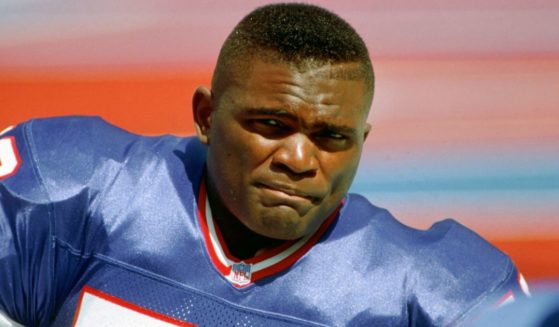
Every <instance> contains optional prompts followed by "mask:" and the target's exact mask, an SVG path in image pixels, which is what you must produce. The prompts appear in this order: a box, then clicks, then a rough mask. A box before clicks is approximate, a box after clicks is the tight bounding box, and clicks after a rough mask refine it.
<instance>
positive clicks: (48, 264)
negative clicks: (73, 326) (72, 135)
mask: <svg viewBox="0 0 559 327" xmlns="http://www.w3.org/2000/svg"><path fill="white" fill-rule="evenodd" d="M27 127H28V126H27V125H26V124H22V125H20V126H17V127H15V128H13V129H11V130H10V131H8V132H5V133H4V134H2V135H0V311H3V312H4V313H5V314H6V315H7V316H8V317H9V318H10V319H12V320H14V321H17V322H19V323H22V324H24V325H37V324H38V322H39V321H41V320H42V316H43V315H44V314H45V313H47V312H49V310H50V308H49V305H50V299H49V297H50V296H51V291H52V290H51V285H52V284H51V279H52V274H51V271H52V252H51V251H52V248H51V246H50V244H49V243H50V235H51V229H52V226H51V223H52V207H51V206H50V203H49V202H50V201H49V195H48V193H47V191H46V189H45V187H44V184H43V183H42V182H41V179H40V176H39V167H38V163H37V162H36V161H35V158H34V157H33V153H32V151H31V149H30V146H29V142H28V140H27V138H26V135H25V133H26V129H27Z"/></svg>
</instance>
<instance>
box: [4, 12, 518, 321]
mask: <svg viewBox="0 0 559 327" xmlns="http://www.w3.org/2000/svg"><path fill="white" fill-rule="evenodd" d="M373 81H374V78H373V71H372V66H371V62H370V59H369V55H368V52H367V49H366V47H365V45H364V43H363V41H362V40H361V38H360V37H359V36H358V35H357V33H356V32H355V31H354V30H353V29H352V28H351V27H350V26H349V25H348V24H347V23H346V22H344V21H343V20H341V19H340V18H339V17H337V16H335V15H334V14H332V13H330V12H328V11H325V10H323V9H321V8H317V7H315V6H310V5H301V4H279V5H270V6H265V7H262V8H260V9H257V10H255V11H254V12H252V13H251V14H249V15H248V16H247V17H245V18H244V19H243V20H242V21H241V22H240V23H239V25H238V26H237V27H236V28H235V29H234V30H233V32H232V33H231V34H230V35H229V37H228V39H227V40H226V42H225V44H224V45H223V48H222V50H221V53H220V56H219V59H218V63H217V66H216V70H215V73H214V78H213V80H212V89H211V90H209V89H206V88H203V87H201V88H199V89H198V90H197V91H196V92H195V94H194V97H193V113H194V118H195V122H196V130H197V138H186V139H181V138H176V137H172V136H163V137H140V136H137V135H132V134H129V133H127V132H125V131H123V130H120V129H118V128H116V127H113V126H110V125H108V124H107V123H105V122H103V121H102V120H100V119H95V118H83V117H66V118H57V119H47V120H32V121H29V122H27V123H24V124H22V125H20V126H18V127H16V128H14V129H12V130H10V131H8V132H6V133H5V134H4V135H2V138H1V140H0V142H1V143H0V162H1V163H2V166H1V170H0V174H1V175H0V176H1V177H2V181H1V182H2V184H1V188H0V196H1V198H0V199H1V203H2V209H1V210H0V233H1V234H0V235H1V243H0V309H1V310H2V311H3V312H4V316H5V317H6V319H10V320H12V321H16V322H19V323H21V324H24V325H28V326H46V325H53V326H69V325H76V326H90V325H95V326H97V325H111V326H132V325H136V326H152V325H153V326H168V325H179V326H265V325H266V326H379V325H382V326H404V325H405V326H408V325H449V324H455V323H459V322H461V321H463V320H465V319H467V318H468V317H469V316H470V315H471V313H472V312H474V310H476V309H478V308H479V307H481V306H483V305H484V304H485V303H491V304H494V303H496V302H493V301H492V300H491V301H490V300H489V299H491V298H496V300H495V301H497V300H498V299H501V301H505V300H510V299H512V298H513V297H514V296H517V295H518V294H520V293H521V292H520V286H519V283H518V280H519V278H520V277H519V275H518V272H517V271H516V269H515V267H514V265H513V264H512V262H511V260H510V259H509V258H508V257H507V256H506V255H504V254H502V253H500V252H499V251H498V250H496V249H495V248H493V247H492V246H491V245H489V244H488V243H486V242H485V241H483V240H482V239H481V238H480V237H478V236H477V235H476V234H474V233H473V232H471V231H469V230H467V229H466V228H464V227H462V226H461V225H459V224H457V223H456V222H454V221H451V220H446V221H443V222H440V223H437V224H435V225H434V226H433V227H432V228H431V229H430V230H428V231H417V230H414V229H411V228H408V227H406V226H403V225H401V224H400V223H399V222H397V221H396V220H395V219H394V218H393V217H392V216H391V215H390V214H389V213H388V212H387V211H386V210H384V209H379V208H377V207H375V206H373V205H371V204H370V203H369V202H368V201H367V200H365V199H364V198H363V197H361V196H358V195H348V194H347V190H348V188H349V186H350V184H351V181H352V179H353V177H354V175H355V171H356V169H357V166H358V162H359V157H360V154H361V150H362V146H363V142H364V140H365V138H366V137H367V135H368V133H369V130H370V126H369V125H368V124H367V122H366V118H367V113H368V110H369V107H370V105H371V101H372V94H373V84H374V83H373ZM8 317H9V318H8Z"/></svg>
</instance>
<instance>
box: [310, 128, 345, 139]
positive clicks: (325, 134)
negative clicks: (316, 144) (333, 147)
mask: <svg viewBox="0 0 559 327" xmlns="http://www.w3.org/2000/svg"><path fill="white" fill-rule="evenodd" d="M316 136H317V137H318V138H321V139H328V140H332V141H343V140H346V139H347V138H348V137H347V136H346V135H344V134H340V133H338V132H335V131H331V130H326V131H322V132H320V133H317V135H316Z"/></svg>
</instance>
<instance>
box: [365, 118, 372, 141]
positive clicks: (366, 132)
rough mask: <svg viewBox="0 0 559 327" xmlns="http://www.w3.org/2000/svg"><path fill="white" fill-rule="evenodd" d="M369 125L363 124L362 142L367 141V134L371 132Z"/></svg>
mask: <svg viewBox="0 0 559 327" xmlns="http://www.w3.org/2000/svg"><path fill="white" fill-rule="evenodd" d="M371 128H372V126H371V124H369V123H367V124H365V134H364V135H363V142H364V141H365V140H366V139H367V136H369V132H370V131H371Z"/></svg>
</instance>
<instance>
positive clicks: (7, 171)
mask: <svg viewBox="0 0 559 327" xmlns="http://www.w3.org/2000/svg"><path fill="white" fill-rule="evenodd" d="M20 165H21V159H20V158H19V153H18V152H17V148H16V140H15V138H14V137H13V136H8V137H4V138H2V139H0V179H3V178H6V177H10V176H12V175H13V174H15V173H16V172H17V170H18V169H19V166H20Z"/></svg>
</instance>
